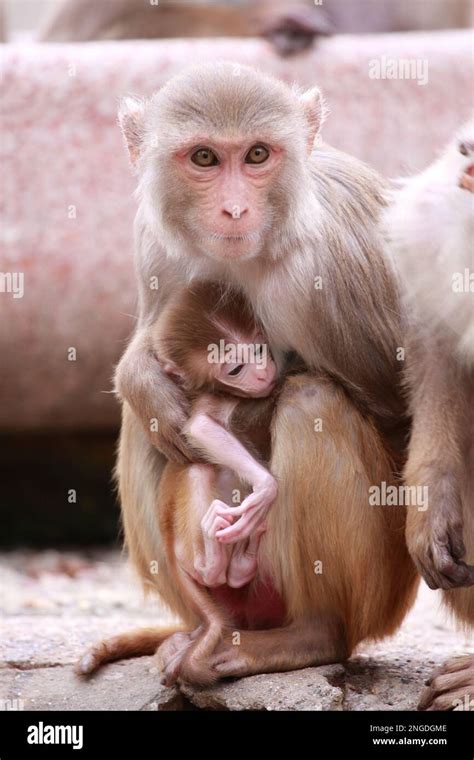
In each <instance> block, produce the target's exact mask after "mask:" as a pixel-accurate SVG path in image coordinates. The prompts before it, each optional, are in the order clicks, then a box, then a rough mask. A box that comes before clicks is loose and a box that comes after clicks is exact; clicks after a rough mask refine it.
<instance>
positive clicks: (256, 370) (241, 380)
mask: <svg viewBox="0 0 474 760" xmlns="http://www.w3.org/2000/svg"><path fill="white" fill-rule="evenodd" d="M252 344H254V345H257V346H258V345H260V346H263V345H265V346H266V344H264V342H263V340H259V339H258V337H257V338H255V339H254V340H253V341H252ZM228 345H229V344H228ZM266 352H267V353H266V357H265V362H262V361H258V359H257V360H256V361H251V362H246V363H241V364H236V363H225V364H219V365H218V367H217V371H216V373H215V378H216V380H219V382H220V383H221V384H222V385H225V386H227V387H228V388H229V392H230V393H234V394H237V395H239V396H248V397H249V398H265V397H266V396H269V395H270V393H271V392H272V390H273V389H274V387H275V385H276V380H277V368H276V364H275V362H274V361H273V359H272V357H271V356H270V354H269V352H268V349H267V348H266Z"/></svg>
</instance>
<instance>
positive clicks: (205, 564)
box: [175, 464, 231, 588]
mask: <svg viewBox="0 0 474 760" xmlns="http://www.w3.org/2000/svg"><path fill="white" fill-rule="evenodd" d="M183 477H184V478H185V484H184V485H185V488H184V489H183V490H182V491H181V490H180V493H181V499H182V502H183V503H179V502H180V500H181V499H180V500H178V503H177V530H176V536H177V539H176V545H175V551H176V557H177V560H178V563H179V565H180V566H181V567H182V568H183V570H184V571H185V572H187V573H188V574H189V575H190V576H191V577H192V578H194V580H195V581H197V582H198V583H200V584H201V585H203V586H208V587H210V588H212V587H213V586H220V585H222V584H224V583H226V571H227V566H228V564H229V559H230V553H231V549H230V548H229V547H226V546H224V545H222V544H220V543H219V542H218V541H216V538H215V534H216V532H217V531H218V530H220V529H222V528H225V527H227V526H228V525H229V524H230V523H231V521H230V518H226V517H223V516H220V515H217V514H215V515H213V516H211V515H210V514H209V503H210V502H212V501H213V500H214V497H215V496H216V488H217V468H216V467H215V466H214V465H204V464H195V465H190V466H189V467H188V468H186V470H185V471H184V473H183ZM180 518H181V519H180Z"/></svg>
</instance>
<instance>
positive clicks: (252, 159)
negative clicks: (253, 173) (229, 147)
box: [245, 145, 270, 164]
mask: <svg viewBox="0 0 474 760" xmlns="http://www.w3.org/2000/svg"><path fill="white" fill-rule="evenodd" d="M269 156H270V152H269V151H268V150H267V148H265V146H264V145H254V146H253V148H250V150H249V152H248V153H247V155H246V156H245V163H246V164H263V163H265V161H266V160H267V158H268V157H269Z"/></svg>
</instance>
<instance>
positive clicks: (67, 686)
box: [0, 657, 183, 710]
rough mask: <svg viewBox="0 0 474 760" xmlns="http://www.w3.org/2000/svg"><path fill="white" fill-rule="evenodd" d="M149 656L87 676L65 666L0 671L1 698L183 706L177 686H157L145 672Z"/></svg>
mask: <svg viewBox="0 0 474 760" xmlns="http://www.w3.org/2000/svg"><path fill="white" fill-rule="evenodd" d="M151 659H152V658H150V657H140V658H139V659H136V660H130V661H128V662H119V663H114V664H113V665H106V666H105V667H104V668H102V670H100V671H99V672H98V673H97V674H95V675H94V676H92V677H91V678H88V679H85V678H79V677H78V676H76V674H75V673H74V672H73V669H72V667H71V666H70V665H66V666H63V667H55V668H34V669H32V670H16V669H14V668H4V669H3V670H1V671H0V699H1V700H7V701H8V700H11V701H13V703H15V704H16V705H17V706H19V707H20V706H21V708H22V709H23V710H146V709H153V710H172V709H182V706H183V699H182V697H180V694H179V692H178V691H177V689H174V688H172V689H168V688H166V687H165V686H161V684H160V677H159V675H157V674H156V673H155V674H153V673H150V668H151Z"/></svg>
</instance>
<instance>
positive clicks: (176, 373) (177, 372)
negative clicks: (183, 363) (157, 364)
mask: <svg viewBox="0 0 474 760" xmlns="http://www.w3.org/2000/svg"><path fill="white" fill-rule="evenodd" d="M161 366H162V367H163V370H164V372H166V374H167V375H170V377H173V378H174V379H175V380H179V381H180V382H183V381H184V379H185V373H184V371H183V370H182V369H180V368H179V367H178V365H177V364H175V363H174V362H172V361H171V360H170V359H165V361H164V362H162V363H161Z"/></svg>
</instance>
